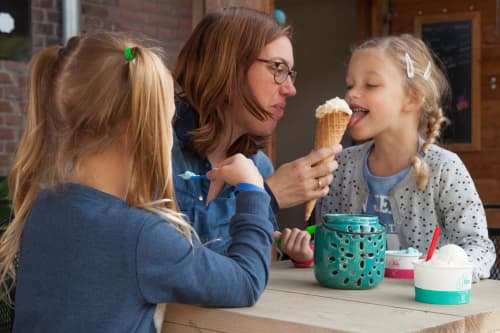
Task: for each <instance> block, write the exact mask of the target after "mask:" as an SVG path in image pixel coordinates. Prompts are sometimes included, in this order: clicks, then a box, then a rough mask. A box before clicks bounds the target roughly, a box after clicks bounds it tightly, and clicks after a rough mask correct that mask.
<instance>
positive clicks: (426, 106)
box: [354, 34, 450, 190]
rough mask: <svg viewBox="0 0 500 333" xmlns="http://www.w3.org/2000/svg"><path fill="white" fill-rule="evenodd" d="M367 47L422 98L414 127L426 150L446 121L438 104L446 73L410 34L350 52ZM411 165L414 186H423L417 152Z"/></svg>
mask: <svg viewBox="0 0 500 333" xmlns="http://www.w3.org/2000/svg"><path fill="white" fill-rule="evenodd" d="M368 48H377V49H380V50H382V51H383V52H385V54H386V55H388V56H389V58H390V59H392V60H393V61H394V64H396V66H398V67H399V68H400V69H401V72H402V74H403V77H405V78H406V89H407V93H409V94H414V95H415V96H421V97H422V98H423V104H422V108H421V110H420V118H419V124H418V130H419V134H420V136H421V137H422V138H423V140H424V143H423V145H422V151H423V152H424V153H427V151H428V149H429V145H431V144H432V143H434V142H435V141H436V140H437V138H438V137H439V135H440V132H441V126H442V125H443V123H445V122H446V121H447V119H446V117H445V116H444V114H443V109H442V107H441V105H442V103H443V102H444V101H446V100H447V98H449V95H450V87H449V84H448V81H447V79H446V76H445V75H444V73H443V72H442V71H441V69H440V68H439V67H438V66H437V65H436V62H435V61H434V58H433V57H432V54H431V51H430V50H429V48H428V47H427V46H426V45H425V43H424V42H423V41H422V40H421V39H419V38H417V37H414V36H412V35H409V34H403V35H400V36H385V37H379V38H374V39H370V40H368V41H366V42H364V43H363V44H361V45H360V46H358V47H357V48H356V49H355V50H354V52H355V51H356V50H362V49H368ZM408 61H409V62H411V65H412V66H413V68H412V69H413V76H412V77H410V76H411V75H408V70H409V69H408ZM411 164H412V166H413V168H414V170H415V173H416V175H417V187H418V188H419V189H421V190H423V189H425V188H426V187H427V183H428V178H429V166H428V165H427V163H426V162H425V160H424V158H423V157H422V155H421V154H420V153H419V152H416V153H415V155H414V156H413V157H412V159H411Z"/></svg>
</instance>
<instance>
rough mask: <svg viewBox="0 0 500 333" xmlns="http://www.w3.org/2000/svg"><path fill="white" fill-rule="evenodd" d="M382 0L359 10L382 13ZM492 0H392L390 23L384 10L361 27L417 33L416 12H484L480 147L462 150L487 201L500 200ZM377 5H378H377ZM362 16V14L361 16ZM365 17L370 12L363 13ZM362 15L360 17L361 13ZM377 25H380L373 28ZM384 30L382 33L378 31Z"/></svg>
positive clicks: (497, 26)
mask: <svg viewBox="0 0 500 333" xmlns="http://www.w3.org/2000/svg"><path fill="white" fill-rule="evenodd" d="M381 1H382V2H385V1H383V0H367V1H363V0H358V6H359V11H360V12H361V13H366V11H367V7H370V9H369V10H370V11H371V13H377V12H380V8H381ZM496 2H497V1H492V0H467V1H455V0H392V1H391V8H390V9H389V11H390V13H391V14H392V20H391V22H390V23H387V22H384V19H383V17H381V16H382V15H383V14H384V13H380V15H379V16H377V17H373V16H372V17H370V20H371V22H364V23H362V24H361V26H362V27H365V29H366V27H371V31H370V32H369V33H367V32H366V31H365V32H364V33H363V32H362V33H358V35H363V34H364V35H371V36H375V35H379V34H383V33H384V32H385V31H388V32H389V33H391V34H401V33H414V18H415V16H417V15H430V14H446V13H464V12H469V11H477V12H479V13H480V15H481V149H480V150H479V151H475V152H459V151H457V153H458V155H459V156H460V157H461V158H462V160H463V161H464V163H465V165H466V166H467V168H468V169H469V172H470V173H471V175H472V177H473V178H474V182H475V184H476V187H477V189H478V191H479V194H480V196H481V199H482V200H483V202H484V203H497V204H498V203H500V175H499V173H500V31H499V30H500V22H497V20H499V19H500V14H499V13H497V11H498V10H499V9H498V8H496V6H497V5H496ZM375 7H377V8H375ZM360 16H363V15H360ZM364 16H365V17H366V16H368V15H366V14H365V15H364ZM358 18H359V16H358ZM377 24H379V25H381V26H379V27H378V28H374V27H376V26H377ZM378 32H382V33H378ZM492 78H496V80H497V82H498V83H497V88H496V89H492V88H491V79H492ZM487 215H488V224H489V226H490V227H497V228H500V209H491V210H487Z"/></svg>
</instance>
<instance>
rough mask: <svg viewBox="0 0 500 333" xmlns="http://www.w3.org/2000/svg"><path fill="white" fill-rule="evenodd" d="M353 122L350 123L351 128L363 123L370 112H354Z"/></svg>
mask: <svg viewBox="0 0 500 333" xmlns="http://www.w3.org/2000/svg"><path fill="white" fill-rule="evenodd" d="M352 111H353V112H352V116H351V120H350V121H349V127H352V126H355V125H356V124H357V123H359V122H360V121H361V119H363V118H364V117H365V116H366V115H367V114H368V110H352Z"/></svg>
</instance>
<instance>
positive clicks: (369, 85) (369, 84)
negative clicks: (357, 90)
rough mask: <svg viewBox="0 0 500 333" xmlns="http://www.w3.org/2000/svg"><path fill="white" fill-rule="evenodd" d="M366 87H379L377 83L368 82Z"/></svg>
mask: <svg viewBox="0 0 500 333" xmlns="http://www.w3.org/2000/svg"><path fill="white" fill-rule="evenodd" d="M366 87H367V88H376V87H377V85H376V84H371V83H367V84H366Z"/></svg>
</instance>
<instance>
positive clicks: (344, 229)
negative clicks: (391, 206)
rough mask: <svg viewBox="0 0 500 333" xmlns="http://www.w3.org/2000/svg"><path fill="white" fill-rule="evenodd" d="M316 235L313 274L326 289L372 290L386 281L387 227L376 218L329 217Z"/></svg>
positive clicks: (326, 216) (356, 216)
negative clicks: (384, 279) (383, 280)
mask: <svg viewBox="0 0 500 333" xmlns="http://www.w3.org/2000/svg"><path fill="white" fill-rule="evenodd" d="M323 220H324V221H323V223H322V224H320V225H319V226H318V227H317V228H316V233H315V236H314V274H315V276H316V279H317V280H318V281H319V282H320V283H321V284H322V285H324V286H326V287H330V288H337V289H369V288H373V287H375V286H376V285H378V284H379V283H380V281H382V279H383V278H384V269H385V243H386V241H385V240H386V235H385V229H384V227H383V226H382V225H381V224H380V223H379V221H378V217H377V216H372V215H355V214H326V215H324V216H323Z"/></svg>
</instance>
